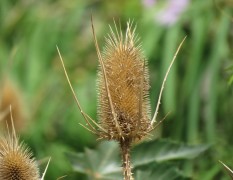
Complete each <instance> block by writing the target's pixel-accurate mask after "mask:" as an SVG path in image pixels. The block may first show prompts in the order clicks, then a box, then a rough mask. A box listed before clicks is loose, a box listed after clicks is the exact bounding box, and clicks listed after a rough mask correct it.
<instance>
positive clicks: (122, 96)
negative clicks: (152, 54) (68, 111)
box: [57, 21, 185, 180]
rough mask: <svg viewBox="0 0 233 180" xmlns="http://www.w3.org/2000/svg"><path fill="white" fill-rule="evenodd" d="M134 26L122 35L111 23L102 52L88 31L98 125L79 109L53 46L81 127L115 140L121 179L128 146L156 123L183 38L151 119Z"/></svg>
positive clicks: (128, 176) (126, 171)
mask: <svg viewBox="0 0 233 180" xmlns="http://www.w3.org/2000/svg"><path fill="white" fill-rule="evenodd" d="M135 30H136V27H133V25H132V22H130V21H129V22H127V29H126V33H125V35H123V33H122V31H121V29H120V30H118V29H117V26H116V23H115V32H114V31H113V29H112V27H111V26H110V34H108V36H107V37H106V45H105V48H104V51H103V53H101V52H100V49H99V46H98V43H97V39H96V35H95V30H94V26H93V21H92V31H93V36H94V42H95V47H96V51H97V56H98V60H99V67H98V78H97V82H98V111H97V114H98V118H99V123H97V122H96V121H94V120H93V119H92V118H91V117H89V116H88V115H87V114H86V113H85V112H84V111H83V110H82V108H81V105H80V103H79V101H78V98H77V97H76V95H75V92H74V90H73V88H72V85H71V83H70V80H69V77H68V75H67V72H66V69H65V66H64V62H63V60H62V56H61V54H60V51H59V49H58V47H57V50H58V53H59V56H60V59H61V63H62V66H63V69H64V72H65V75H66V78H67V81H68V83H69V86H70V88H71V90H72V93H73V96H74V98H75V100H76V103H77V105H78V108H79V110H80V112H81V114H82V115H83V117H84V119H85V121H86V123H87V125H86V126H85V125H82V124H81V125H82V126H83V127H85V128H86V129H87V130H89V131H90V132H92V133H94V134H96V135H97V136H99V139H107V140H115V141H117V142H118V143H119V146H120V149H121V154H122V161H123V175H124V179H125V180H133V176H132V170H131V169H132V168H131V163H130V148H131V145H132V143H134V142H135V141H137V140H140V139H142V138H144V137H146V136H147V135H148V134H149V133H150V132H151V131H152V130H153V129H154V128H156V127H157V126H158V125H159V124H160V123H161V121H160V122H159V123H157V124H156V126H155V122H156V117H157V114H158V110H159V105H160V101H161V96H162V92H163V88H164V84H165V82H166V79H167V76H168V73H169V71H170V69H171V66H172V64H173V62H174V60H175V58H176V55H177V53H178V51H179V49H180V48H181V45H182V44H183V42H184V40H185V38H184V39H183V41H182V42H181V43H180V45H179V47H178V49H177V51H176V53H175V55H174V58H173V60H172V62H171V64H170V66H169V68H168V70H167V72H166V75H165V77H164V80H163V83H162V87H161V90H160V94H159V98H158V103H157V106H156V110H155V113H154V115H153V118H152V119H151V114H150V111H151V110H150V109H151V108H150V102H149V87H150V85H149V73H148V66H147V60H146V58H145V57H144V55H143V52H142V49H141V44H140V42H139V38H138V36H136V35H135Z"/></svg>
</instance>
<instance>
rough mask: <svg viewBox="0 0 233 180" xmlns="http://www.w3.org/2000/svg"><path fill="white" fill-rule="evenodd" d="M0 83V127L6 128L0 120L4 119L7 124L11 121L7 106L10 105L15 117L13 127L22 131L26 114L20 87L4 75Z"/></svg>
mask: <svg viewBox="0 0 233 180" xmlns="http://www.w3.org/2000/svg"><path fill="white" fill-rule="evenodd" d="M1 80H2V82H1V84H0V127H3V129H6V126H5V125H6V123H4V122H3V121H1V120H3V119H4V120H6V121H7V124H10V122H11V116H10V113H9V106H10V105H12V108H13V109H14V111H13V112H12V113H13V116H14V117H17V119H16V120H15V121H14V125H15V128H16V130H17V132H18V131H22V130H23V129H24V127H25V124H26V120H27V115H26V112H25V106H24V104H23V95H22V92H21V91H20V89H19V88H18V87H17V86H16V85H15V83H14V81H12V80H11V79H10V78H7V77H6V76H4V78H2V79H1ZM9 128H11V127H9Z"/></svg>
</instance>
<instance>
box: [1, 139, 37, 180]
mask: <svg viewBox="0 0 233 180" xmlns="http://www.w3.org/2000/svg"><path fill="white" fill-rule="evenodd" d="M0 179H1V180H39V179H40V178H39V170H38V168H37V164H36V162H35V160H34V158H32V153H31V152H30V151H29V149H28V148H27V147H26V146H25V145H24V144H23V143H19V140H18V139H17V138H15V137H13V136H12V137H8V138H1V140H0Z"/></svg>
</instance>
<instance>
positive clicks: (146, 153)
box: [132, 140, 209, 167]
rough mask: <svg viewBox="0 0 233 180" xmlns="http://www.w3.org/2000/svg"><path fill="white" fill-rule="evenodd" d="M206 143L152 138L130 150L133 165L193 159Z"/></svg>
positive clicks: (202, 150) (204, 149) (204, 147)
mask: <svg viewBox="0 0 233 180" xmlns="http://www.w3.org/2000/svg"><path fill="white" fill-rule="evenodd" d="M208 147H209V146H208V145H196V146H189V145H184V144H179V143H175V142H171V141H167V140H154V141H149V142H144V143H142V144H139V145H138V146H136V147H135V148H134V149H133V151H132V160H133V165H134V167H136V166H140V165H145V164H148V163H151V162H165V161H170V160H181V159H193V158H195V157H197V156H198V155H199V154H200V153H202V152H204V151H206V150H207V149H208Z"/></svg>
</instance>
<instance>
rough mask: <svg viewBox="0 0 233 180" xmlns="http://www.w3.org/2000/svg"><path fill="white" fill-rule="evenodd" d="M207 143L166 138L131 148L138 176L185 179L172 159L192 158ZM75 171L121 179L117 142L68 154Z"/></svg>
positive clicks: (103, 177)
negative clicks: (175, 141) (176, 141)
mask: <svg viewBox="0 0 233 180" xmlns="http://www.w3.org/2000/svg"><path fill="white" fill-rule="evenodd" d="M207 148H208V146H203V145H199V146H187V145H183V144H178V143H174V142H170V141H165V140H154V141H150V142H144V143H142V144H139V145H137V146H135V147H134V148H133V150H132V161H133V167H134V174H135V177H136V179H138V180H141V179H143V178H144V179H146V180H150V179H151V180H152V179H159V180H160V179H161V180H165V179H169V180H170V179H171V180H172V179H175V178H176V177H178V179H179V180H180V179H181V180H183V179H186V177H184V176H183V175H182V174H181V173H180V171H179V169H178V168H177V165H176V164H174V163H173V164H171V163H170V164H168V162H170V161H171V160H181V159H192V158H195V157H196V156H197V155H199V154H200V153H201V152H203V151H205V150H206V149H207ZM67 157H68V159H69V161H70V162H71V164H72V166H73V169H74V171H76V172H79V173H83V174H86V175H87V176H88V177H89V179H96V180H97V179H99V180H122V179H123V177H122V168H121V162H120V154H119V148H118V144H117V143H115V142H102V143H100V144H99V146H98V147H97V149H96V150H91V149H88V148H86V149H85V151H84V153H68V154H67Z"/></svg>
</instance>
